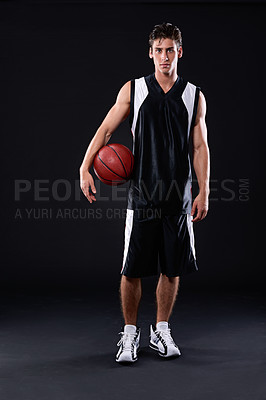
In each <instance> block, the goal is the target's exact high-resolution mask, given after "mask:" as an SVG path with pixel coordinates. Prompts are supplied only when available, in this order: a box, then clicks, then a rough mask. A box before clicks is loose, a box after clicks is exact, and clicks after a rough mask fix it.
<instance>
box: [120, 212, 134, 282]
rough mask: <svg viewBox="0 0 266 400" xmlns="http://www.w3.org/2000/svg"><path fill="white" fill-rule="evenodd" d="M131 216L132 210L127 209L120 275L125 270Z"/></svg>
mask: <svg viewBox="0 0 266 400" xmlns="http://www.w3.org/2000/svg"><path fill="white" fill-rule="evenodd" d="M133 215H134V210H129V209H127V215H126V226H125V246H124V256H123V267H122V270H121V274H122V272H123V270H124V268H125V262H126V258H127V252H128V246H129V241H130V236H131V231H132V226H133Z"/></svg>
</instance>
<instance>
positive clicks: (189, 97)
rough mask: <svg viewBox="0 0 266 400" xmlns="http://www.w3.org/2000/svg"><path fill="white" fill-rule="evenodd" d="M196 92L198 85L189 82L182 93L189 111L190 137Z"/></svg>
mask: <svg viewBox="0 0 266 400" xmlns="http://www.w3.org/2000/svg"><path fill="white" fill-rule="evenodd" d="M195 93H196V86H195V85H193V84H192V83H190V82H188V83H187V85H186V87H185V90H184V92H183V94H182V100H183V102H184V104H185V106H186V109H187V112H188V137H189V132H190V126H191V120H192V116H193V109H194V102H195Z"/></svg>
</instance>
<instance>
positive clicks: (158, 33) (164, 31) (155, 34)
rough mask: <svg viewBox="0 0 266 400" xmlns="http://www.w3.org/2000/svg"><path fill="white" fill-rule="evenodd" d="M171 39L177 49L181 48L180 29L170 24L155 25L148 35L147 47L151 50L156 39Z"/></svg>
mask: <svg viewBox="0 0 266 400" xmlns="http://www.w3.org/2000/svg"><path fill="white" fill-rule="evenodd" d="M166 38H167V39H172V40H174V41H175V42H176V45H177V47H179V46H182V36H181V31H180V29H179V28H178V27H177V26H175V25H173V24H170V23H169V22H163V23H162V24H160V25H155V26H154V28H153V30H152V31H151V33H150V35H149V47H150V48H152V45H153V42H154V40H156V39H166Z"/></svg>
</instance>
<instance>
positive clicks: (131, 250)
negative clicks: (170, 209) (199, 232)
mask: <svg viewBox="0 0 266 400" xmlns="http://www.w3.org/2000/svg"><path fill="white" fill-rule="evenodd" d="M137 214H139V213H137V212H136V211H134V210H129V209H127V214H126V221H125V232H124V255H123V265H122V269H121V272H120V273H121V274H122V275H125V276H128V277H131V278H140V277H145V276H151V275H157V274H158V273H160V272H161V273H162V274H164V275H166V276H168V277H174V276H182V275H185V274H188V273H190V272H193V271H198V267H197V263H196V255H195V247H194V233H193V222H192V221H191V220H192V216H191V215H190V214H179V215H160V213H159V212H158V213H153V214H151V215H149V214H148V213H147V214H145V215H144V217H143V216H142V217H141V216H139V215H137Z"/></svg>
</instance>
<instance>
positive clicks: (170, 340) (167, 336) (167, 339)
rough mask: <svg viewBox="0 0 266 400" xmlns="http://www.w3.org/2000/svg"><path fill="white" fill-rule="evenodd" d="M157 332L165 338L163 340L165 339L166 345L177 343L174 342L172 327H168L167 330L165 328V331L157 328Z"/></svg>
mask: <svg viewBox="0 0 266 400" xmlns="http://www.w3.org/2000/svg"><path fill="white" fill-rule="evenodd" d="M155 333H159V334H160V336H161V337H162V338H163V341H164V343H165V344H166V345H169V344H175V342H174V340H173V338H172V336H171V329H170V328H167V330H165V331H158V330H157V329H156V331H155Z"/></svg>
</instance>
